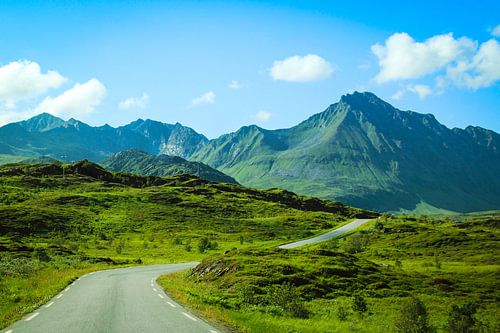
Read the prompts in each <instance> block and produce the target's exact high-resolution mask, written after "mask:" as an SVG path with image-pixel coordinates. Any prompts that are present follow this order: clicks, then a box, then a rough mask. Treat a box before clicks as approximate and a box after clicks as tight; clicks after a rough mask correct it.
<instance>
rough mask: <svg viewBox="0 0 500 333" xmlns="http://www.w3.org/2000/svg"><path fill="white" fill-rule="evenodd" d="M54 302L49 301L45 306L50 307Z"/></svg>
mask: <svg viewBox="0 0 500 333" xmlns="http://www.w3.org/2000/svg"><path fill="white" fill-rule="evenodd" d="M52 304H54V302H50V303H49V304H47V305H45V307H46V308H50V307H51V306H52Z"/></svg>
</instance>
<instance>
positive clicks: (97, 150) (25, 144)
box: [0, 113, 208, 161]
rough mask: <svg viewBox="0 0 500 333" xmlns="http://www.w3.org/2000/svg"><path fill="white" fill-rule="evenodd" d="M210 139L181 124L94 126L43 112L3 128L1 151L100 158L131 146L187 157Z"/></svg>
mask: <svg viewBox="0 0 500 333" xmlns="http://www.w3.org/2000/svg"><path fill="white" fill-rule="evenodd" d="M207 141H208V139H207V138H206V137H205V136H203V135H201V134H198V133H196V132H195V131H194V130H192V129H191V128H188V127H184V126H182V125H180V124H175V125H171V124H164V123H161V122H158V121H153V120H149V119H148V120H142V119H139V120H136V121H134V122H133V123H130V124H128V125H126V126H121V127H117V128H113V127H111V126H109V125H104V126H99V127H92V126H89V125H87V124H85V123H83V122H81V121H78V120H75V119H70V120H68V121H64V120H62V119H60V118H57V117H54V116H52V115H50V114H47V113H44V114H40V115H38V116H36V117H33V118H31V119H29V120H25V121H21V122H17V123H11V124H7V125H5V126H3V127H0V154H6V155H22V156H27V157H38V156H49V157H52V158H55V159H58V160H66V161H73V160H81V159H90V160H93V161H101V160H103V159H105V158H107V157H108V156H110V155H112V154H114V153H117V152H120V151H123V150H126V149H130V148H137V149H140V150H143V151H145V152H148V153H151V154H168V155H176V156H181V157H187V156H189V155H191V154H192V153H193V151H195V150H196V149H198V148H199V147H200V146H202V145H203V144H205V143H206V142H207Z"/></svg>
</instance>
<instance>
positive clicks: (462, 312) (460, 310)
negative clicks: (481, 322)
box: [446, 303, 478, 333]
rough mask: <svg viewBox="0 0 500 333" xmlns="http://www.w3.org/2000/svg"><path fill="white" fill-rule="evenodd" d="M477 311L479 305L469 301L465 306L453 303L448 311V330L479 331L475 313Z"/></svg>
mask: <svg viewBox="0 0 500 333" xmlns="http://www.w3.org/2000/svg"><path fill="white" fill-rule="evenodd" d="M476 312H477V305H476V304H474V303H467V304H464V305H463V306H459V305H456V304H454V305H452V306H451V309H450V311H449V312H448V321H447V324H446V330H447V332H449V333H474V332H478V329H477V327H476V326H477V321H476V318H475V317H474V315H475V314H476Z"/></svg>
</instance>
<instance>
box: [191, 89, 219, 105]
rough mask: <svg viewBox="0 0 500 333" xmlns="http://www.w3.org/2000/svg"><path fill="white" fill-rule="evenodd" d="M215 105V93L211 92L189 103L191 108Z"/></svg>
mask: <svg viewBox="0 0 500 333" xmlns="http://www.w3.org/2000/svg"><path fill="white" fill-rule="evenodd" d="M214 103H215V93H214V92H213V91H211V90H210V91H207V92H206V93H204V94H203V95H201V96H199V97H196V98H194V99H193V100H192V101H191V106H199V105H205V104H214Z"/></svg>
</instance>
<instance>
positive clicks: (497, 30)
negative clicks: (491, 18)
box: [491, 24, 500, 37]
mask: <svg viewBox="0 0 500 333" xmlns="http://www.w3.org/2000/svg"><path fill="white" fill-rule="evenodd" d="M491 35H492V36H493V37H500V24H499V25H497V26H496V27H494V28H493V29H491Z"/></svg>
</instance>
